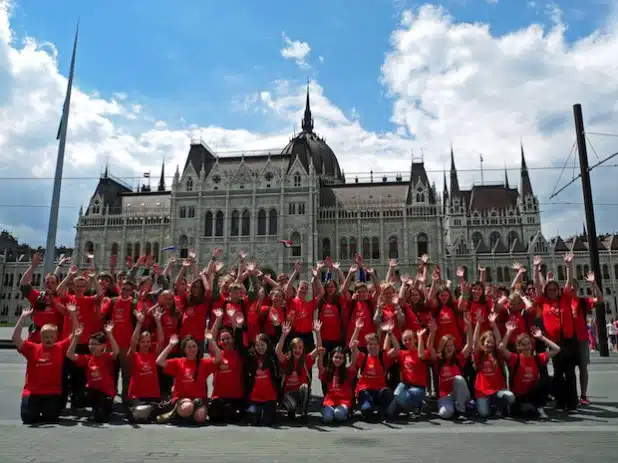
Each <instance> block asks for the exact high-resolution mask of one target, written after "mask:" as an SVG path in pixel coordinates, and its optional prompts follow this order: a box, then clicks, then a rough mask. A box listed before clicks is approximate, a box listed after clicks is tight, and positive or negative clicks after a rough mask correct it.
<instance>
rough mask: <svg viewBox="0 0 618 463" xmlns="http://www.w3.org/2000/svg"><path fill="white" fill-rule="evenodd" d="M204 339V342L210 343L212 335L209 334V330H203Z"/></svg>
mask: <svg viewBox="0 0 618 463" xmlns="http://www.w3.org/2000/svg"><path fill="white" fill-rule="evenodd" d="M204 339H205V340H206V341H212V340H213V337H212V333H211V332H210V330H209V329H206V330H204Z"/></svg>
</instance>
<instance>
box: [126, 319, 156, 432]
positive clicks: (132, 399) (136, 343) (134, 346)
mask: <svg viewBox="0 0 618 463" xmlns="http://www.w3.org/2000/svg"><path fill="white" fill-rule="evenodd" d="M161 315H162V312H161V310H159V308H155V310H154V314H153V318H154V320H155V323H156V325H157V332H158V337H159V339H162V338H163V325H161ZM135 318H136V323H135V330H133V335H132V337H131V343H130V346H129V349H128V350H127V354H126V355H127V359H128V361H129V366H130V372H131V377H130V382H129V388H128V399H129V401H128V403H127V405H128V410H127V412H128V413H127V414H128V418H129V421H134V422H150V421H152V420H154V418H155V416H154V413H155V411H156V408H155V406H156V404H158V403H159V402H161V389H160V386H159V370H158V368H157V357H158V355H159V354H160V353H161V350H163V345H162V344H161V343H158V344H155V345H154V348H153V343H152V333H150V331H144V330H143V329H142V326H143V325H144V321H145V319H146V315H145V314H144V313H141V312H136V313H135Z"/></svg>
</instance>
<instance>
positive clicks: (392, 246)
mask: <svg viewBox="0 0 618 463" xmlns="http://www.w3.org/2000/svg"><path fill="white" fill-rule="evenodd" d="M388 258H389V259H398V258H399V245H398V243H397V237H396V236H391V237H390V238H389V239H388Z"/></svg>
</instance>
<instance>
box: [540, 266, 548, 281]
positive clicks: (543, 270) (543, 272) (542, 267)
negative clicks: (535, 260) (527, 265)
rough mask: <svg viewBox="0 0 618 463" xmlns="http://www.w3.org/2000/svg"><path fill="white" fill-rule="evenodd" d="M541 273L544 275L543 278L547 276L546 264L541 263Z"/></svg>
mask: <svg viewBox="0 0 618 463" xmlns="http://www.w3.org/2000/svg"><path fill="white" fill-rule="evenodd" d="M541 275H543V278H547V265H545V264H541Z"/></svg>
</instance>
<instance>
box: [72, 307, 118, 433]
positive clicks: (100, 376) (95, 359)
mask: <svg viewBox="0 0 618 463" xmlns="http://www.w3.org/2000/svg"><path fill="white" fill-rule="evenodd" d="M67 308H68V307H67ZM113 331H114V325H112V324H111V323H109V324H107V325H105V333H101V332H99V333H94V334H92V335H91V336H90V339H89V340H88V349H90V353H89V354H76V353H75V348H76V347H77V344H78V343H79V338H80V336H81V335H82V334H83V332H84V328H83V327H82V326H80V327H77V328H76V329H75V330H74V331H73V339H72V340H71V345H70V346H69V350H68V351H67V358H68V359H69V360H71V361H73V363H75V365H77V366H78V367H80V368H83V369H84V370H85V371H86V397H87V401H88V403H89V405H90V407H91V408H92V412H93V417H94V421H96V422H97V423H107V422H109V419H110V418H111V416H112V407H113V405H114V397H115V396H116V384H115V383H114V363H115V361H116V358H117V357H118V354H119V352H120V348H119V347H118V344H117V343H116V339H115V338H114V333H113ZM108 343H109V345H110V346H111V352H107V351H106V347H107V344H108Z"/></svg>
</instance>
